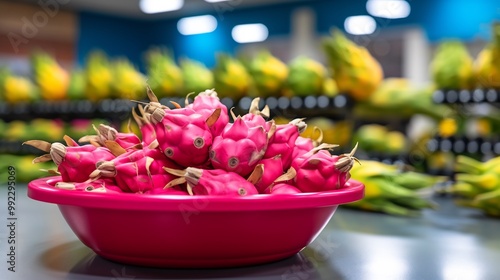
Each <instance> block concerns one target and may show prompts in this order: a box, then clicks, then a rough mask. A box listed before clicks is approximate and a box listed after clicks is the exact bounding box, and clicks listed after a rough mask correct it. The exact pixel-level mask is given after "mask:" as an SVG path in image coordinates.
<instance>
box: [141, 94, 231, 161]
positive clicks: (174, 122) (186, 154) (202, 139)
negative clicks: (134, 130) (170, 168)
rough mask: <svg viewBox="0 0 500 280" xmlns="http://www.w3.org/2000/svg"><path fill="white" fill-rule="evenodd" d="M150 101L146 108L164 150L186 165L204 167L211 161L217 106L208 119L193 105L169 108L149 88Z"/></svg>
mask: <svg viewBox="0 0 500 280" xmlns="http://www.w3.org/2000/svg"><path fill="white" fill-rule="evenodd" d="M148 96H149V98H150V100H151V102H150V103H149V104H148V105H147V106H146V108H145V110H146V111H147V112H148V113H150V114H151V115H150V121H151V123H152V124H153V125H154V129H155V132H156V137H157V140H158V143H159V147H160V149H161V151H163V152H164V153H165V155H166V156H167V157H168V158H170V159H172V160H173V161H174V162H176V163H177V164H179V165H181V166H183V167H205V166H207V165H208V164H209V158H208V155H209V148H210V146H211V145H212V133H211V131H210V127H211V126H213V125H214V124H215V123H216V121H217V119H218V118H219V116H220V113H221V109H220V108H217V109H215V110H214V111H213V113H212V114H211V115H210V116H209V117H208V118H207V117H205V116H203V115H201V114H198V113H196V112H195V111H194V110H193V109H191V108H180V106H178V104H174V105H176V107H178V108H176V109H172V110H170V109H168V108H165V106H163V105H158V104H160V103H159V102H158V99H157V98H156V96H154V93H153V92H152V91H151V90H150V89H148Z"/></svg>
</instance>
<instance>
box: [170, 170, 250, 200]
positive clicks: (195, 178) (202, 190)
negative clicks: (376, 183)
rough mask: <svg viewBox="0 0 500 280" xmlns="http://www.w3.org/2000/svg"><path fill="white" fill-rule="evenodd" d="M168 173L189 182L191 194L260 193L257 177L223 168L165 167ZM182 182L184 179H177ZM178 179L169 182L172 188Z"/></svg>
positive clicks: (228, 194) (230, 194) (243, 194)
mask: <svg viewBox="0 0 500 280" xmlns="http://www.w3.org/2000/svg"><path fill="white" fill-rule="evenodd" d="M164 169H165V170H166V171H167V172H168V173H170V174H173V175H175V176H178V177H179V178H180V179H184V180H185V181H186V182H187V191H188V193H189V194H190V195H227V196H246V195H253V194H258V191H257V189H256V188H255V186H254V183H255V181H256V180H257V179H256V178H255V177H258V176H259V174H256V176H255V177H250V178H248V179H245V178H243V177H241V176H240V175H238V174H236V173H234V172H228V171H225V170H222V169H200V168H193V167H188V168H186V169H184V170H178V169H171V168H167V167H166V168H164ZM177 182H182V181H177ZM177 182H176V181H173V182H172V183H169V184H167V186H166V188H170V187H172V186H175V184H177Z"/></svg>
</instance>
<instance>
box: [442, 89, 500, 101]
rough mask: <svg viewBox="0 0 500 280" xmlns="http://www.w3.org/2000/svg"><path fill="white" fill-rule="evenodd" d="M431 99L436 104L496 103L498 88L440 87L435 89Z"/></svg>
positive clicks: (498, 97)
mask: <svg viewBox="0 0 500 280" xmlns="http://www.w3.org/2000/svg"><path fill="white" fill-rule="evenodd" d="M432 99H433V100H434V102H435V103H437V104H475V103H476V104H477V103H498V102H500V89H481V88H478V89H473V90H467V89H461V90H456V89H442V90H436V91H435V92H434V94H433V96H432Z"/></svg>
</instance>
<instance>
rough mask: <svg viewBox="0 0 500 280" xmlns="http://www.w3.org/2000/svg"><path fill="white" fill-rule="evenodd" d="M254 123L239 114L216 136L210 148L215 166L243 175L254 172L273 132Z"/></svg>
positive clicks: (211, 160)
mask: <svg viewBox="0 0 500 280" xmlns="http://www.w3.org/2000/svg"><path fill="white" fill-rule="evenodd" d="M252 124H253V123H247V122H246V121H244V120H243V118H242V117H240V116H238V117H237V118H236V119H235V120H234V122H233V123H229V124H228V125H227V126H226V127H225V128H224V131H223V132H222V134H221V135H219V136H217V137H215V138H214V141H213V143H212V147H211V148H210V162H211V163H212V166H213V167H214V168H216V169H223V170H226V171H230V172H235V173H237V174H239V175H240V176H242V177H246V176H248V175H249V174H250V173H252V171H253V170H254V168H255V166H256V165H257V163H258V162H259V160H260V159H261V158H262V157H263V156H264V153H265V152H266V148H267V143H268V140H269V137H270V135H271V133H272V132H269V133H268V132H266V129H265V128H264V127H263V126H260V125H259V126H252ZM273 127H274V123H273ZM272 130H273V129H272Z"/></svg>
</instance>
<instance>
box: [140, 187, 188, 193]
mask: <svg viewBox="0 0 500 280" xmlns="http://www.w3.org/2000/svg"><path fill="white" fill-rule="evenodd" d="M184 189H185V188H183V187H180V186H173V187H170V188H154V189H150V190H148V191H146V192H145V193H144V194H153V195H157V194H165V195H188V192H187V190H184Z"/></svg>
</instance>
